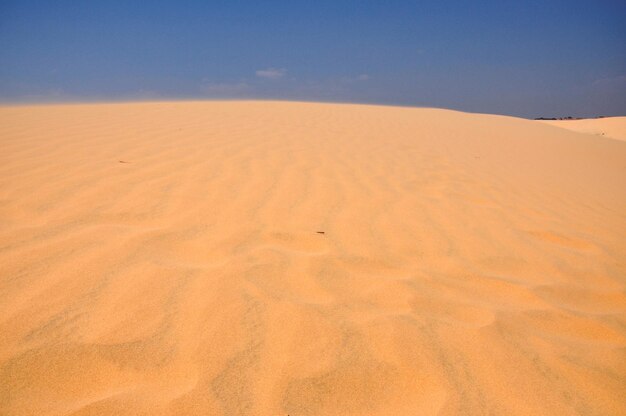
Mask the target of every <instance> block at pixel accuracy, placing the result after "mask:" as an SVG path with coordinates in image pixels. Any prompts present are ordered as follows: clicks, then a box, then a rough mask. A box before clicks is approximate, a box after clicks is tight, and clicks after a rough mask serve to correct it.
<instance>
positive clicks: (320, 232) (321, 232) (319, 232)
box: [316, 231, 326, 234]
mask: <svg viewBox="0 0 626 416" xmlns="http://www.w3.org/2000/svg"><path fill="white" fill-rule="evenodd" d="M316 233H318V234H326V233H325V232H324V231H316Z"/></svg>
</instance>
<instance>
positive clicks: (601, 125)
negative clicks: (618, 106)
mask: <svg viewBox="0 0 626 416" xmlns="http://www.w3.org/2000/svg"><path fill="white" fill-rule="evenodd" d="M542 122H543V123H547V124H551V125H553V126H556V127H561V128H564V129H568V130H572V131H576V132H579V133H586V134H593V135H596V136H605V137H610V138H612V139H617V140H624V141H626V117H605V118H589V119H582V120H542Z"/></svg>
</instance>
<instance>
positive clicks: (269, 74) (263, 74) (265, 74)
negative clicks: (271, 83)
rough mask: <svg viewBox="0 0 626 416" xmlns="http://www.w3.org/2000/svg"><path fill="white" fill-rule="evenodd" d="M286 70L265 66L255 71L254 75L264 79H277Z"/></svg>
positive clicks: (283, 74)
mask: <svg viewBox="0 0 626 416" xmlns="http://www.w3.org/2000/svg"><path fill="white" fill-rule="evenodd" d="M286 73H287V70H286V69H285V68H267V69H259V70H257V71H256V76H257V77H259V78H265V79H279V78H282V77H284V76H285V74H286Z"/></svg>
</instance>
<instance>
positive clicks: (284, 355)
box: [0, 102, 626, 416]
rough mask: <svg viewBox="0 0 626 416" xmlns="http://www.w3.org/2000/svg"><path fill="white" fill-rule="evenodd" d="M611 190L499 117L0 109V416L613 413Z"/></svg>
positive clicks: (624, 374)
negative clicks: (70, 415) (88, 415)
mask: <svg viewBox="0 0 626 416" xmlns="http://www.w3.org/2000/svg"><path fill="white" fill-rule="evenodd" d="M613 121H614V120H612V119H604V120H598V121H597V123H598V125H602V126H603V127H602V128H606V129H607V136H611V137H616V138H620V137H622V138H623V137H626V136H625V135H626V129H625V128H624V127H623V126H624V125H623V124H619V123H616V124H615V126H617V127H615V129H616V130H611V131H610V134H609V130H608V126H609V124H608V123H613ZM566 123H567V125H568V126H570V127H571V126H574V124H570V123H577V122H569V121H568V122H563V124H566ZM594 123H596V121H594ZM557 124H559V125H560V123H557ZM578 124H582V123H578ZM619 126H622V127H619ZM613 127H614V125H613V124H611V129H612V128H613ZM603 131H604V130H603ZM625 189H626V143H624V142H621V141H617V140H598V138H597V137H592V136H590V135H584V134H578V133H573V132H570V131H568V130H565V129H556V128H554V127H551V126H548V125H545V124H542V123H538V122H535V121H528V120H521V119H516V118H511V117H500V116H490V115H476V114H464V113H459V112H453V111H445V110H434V109H413V108H394V107H377V106H358V105H334V104H311V103H287V102H186V103H185V102H181V103H166V102H164V103H135V104H99V105H57V106H31V107H28V106H16V107H1V108H0V334H1V337H0V414H3V415H34V414H37V415H68V414H74V415H87V414H90V415H96V414H106V415H112V414H141V415H169V414H181V415H196V414H197V415H229V416H230V415H287V414H289V415H291V416H298V415H394V416H396V415H458V414H464V415H466V414H499V415H573V414H598V415H620V414H622V415H623V414H626V400H625V399H624V397H626V396H625V395H624V392H625V391H626V294H625V288H626V241H625V239H624V236H625V235H626V215H625V214H626V191H625Z"/></svg>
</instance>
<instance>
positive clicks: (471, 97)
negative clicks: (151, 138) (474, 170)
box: [0, 0, 626, 117]
mask: <svg viewBox="0 0 626 416" xmlns="http://www.w3.org/2000/svg"><path fill="white" fill-rule="evenodd" d="M263 70H269V72H263V73H260V74H265V75H266V76H265V77H263V76H258V75H257V71H263ZM268 73H269V74H273V75H274V76H270V77H268V76H267V74H268ZM210 98H276V99H297V100H313V101H344V102H345V101H347V102H364V103H382V104H400V105H417V106H432V107H445V108H454V109H460V110H465V111H474V112H487V113H499V114H511V115H518V116H524V117H536V116H566V115H572V116H594V115H626V1H624V0H613V1H611V0H542V1H540V0H519V1H513V0H499V1H495V0H493V1H492V0H485V1H467V0H465V1H454V0H451V1H441V0H439V1H408V0H404V1H401V0H386V1H382V0H379V1H367V0H344V1H342V0H328V1H327V0H318V1H313V0H290V1H287V0H284V1H271V0H268V1H243V0H230V1H217V0H216V1H211V0H208V1H192V0H189V1H182V0H181V1H163V0H153V1H146V0H144V1H133V0H126V1H117V0H109V1H96V0H92V1H90V0H84V1H66V0H56V1H43V0H39V1H29V0H20V1H6V0H0V101H4V102H24V101H93V100H96V101H98V100H103V101H111V100H145V99H210Z"/></svg>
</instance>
